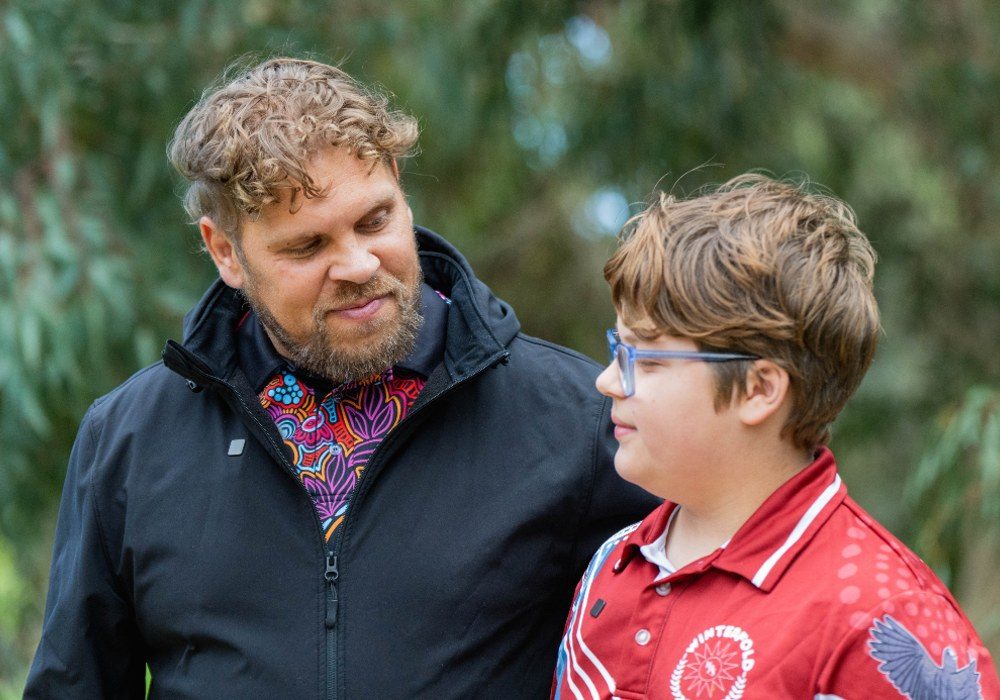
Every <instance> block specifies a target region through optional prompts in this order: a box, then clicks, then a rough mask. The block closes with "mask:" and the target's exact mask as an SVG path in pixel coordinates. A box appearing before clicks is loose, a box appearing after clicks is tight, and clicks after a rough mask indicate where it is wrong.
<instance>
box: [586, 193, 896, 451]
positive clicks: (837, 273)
mask: <svg viewBox="0 0 1000 700" xmlns="http://www.w3.org/2000/svg"><path fill="white" fill-rule="evenodd" d="M875 260H876V256H875V251H874V250H873V249H872V247H871V245H870V244H869V243H868V239H867V238H866V237H865V235H864V234H863V233H862V232H861V231H860V230H859V229H858V227H857V224H856V222H855V217H854V213H853V212H852V211H851V209H850V207H848V206H847V205H846V204H845V203H844V202H842V201H840V200H838V199H836V198H834V197H830V196H826V195H821V194H814V193H811V192H808V191H806V189H805V188H804V187H803V186H802V185H797V184H793V183H789V182H781V181H778V180H774V179H772V178H769V177H766V176H764V175H758V174H748V175H742V176H740V177H737V178H734V179H732V180H730V181H729V182H727V183H725V184H724V185H722V186H721V187H719V188H717V189H715V190H713V191H708V192H703V193H702V194H701V196H697V197H694V198H691V199H687V200H677V199H675V198H674V197H672V196H669V195H666V194H660V196H659V197H658V199H657V201H656V202H654V203H653V204H652V205H651V206H650V207H649V208H647V209H646V210H645V211H644V212H642V213H641V214H639V215H638V216H635V217H633V218H632V219H631V220H630V221H629V223H627V224H626V226H625V228H624V229H623V233H622V238H621V244H620V246H619V248H618V250H617V251H616V252H615V254H614V255H613V256H612V257H611V259H610V260H609V261H608V263H607V265H606V266H605V268H604V277H605V279H607V281H608V283H609V284H610V285H611V296H612V299H613V301H614V304H615V307H616V309H617V310H618V313H619V315H620V316H621V318H622V321H623V322H624V323H625V325H627V326H629V327H630V328H631V329H632V330H633V331H634V332H635V333H636V334H637V335H638V336H639V337H641V338H644V339H647V340H650V339H652V338H655V337H656V336H658V335H661V334H665V335H673V336H679V337H683V338H690V339H692V340H694V341H695V342H696V343H697V344H698V346H699V347H701V348H702V349H706V350H709V349H710V350H719V349H724V350H732V351H738V352H744V353H748V354H751V355H757V356H759V357H764V358H768V359H771V360H773V361H774V362H776V363H777V364H778V365H780V366H781V367H783V368H784V369H785V370H786V371H787V372H788V374H789V376H790V377H791V387H792V397H791V398H792V411H791V414H790V415H789V418H788V421H787V423H786V424H785V426H784V427H783V430H782V433H783V435H785V436H786V437H788V438H790V440H791V442H792V443H793V444H794V445H796V446H797V447H801V448H804V449H812V448H815V447H816V446H818V445H820V444H823V443H826V442H827V441H828V440H829V438H830V432H829V429H830V424H831V423H832V422H833V420H834V418H836V417H837V414H839V413H840V410H841V409H842V408H843V406H844V404H845V403H846V402H847V399H848V398H849V397H850V396H851V394H852V393H854V390H855V389H856V388H857V387H858V384H859V383H860V382H861V378H862V377H863V376H864V374H865V372H866V370H867V369H868V366H869V365H870V364H871V361H872V357H873V356H874V353H875V346H876V344H877V340H878V335H879V332H880V324H879V313H878V306H877V304H876V302H875V296H874V294H873V291H872V280H873V276H874V272H875ZM751 365H752V362H750V361H740V362H726V363H717V364H713V365H712V368H713V370H714V371H715V380H716V387H715V388H716V396H715V406H716V410H719V409H721V408H722V407H724V406H727V405H729V404H730V403H731V402H732V401H733V399H734V398H737V397H739V396H742V395H743V393H744V391H745V388H746V383H745V381H744V380H745V377H746V374H747V372H748V371H749V370H750V367H751Z"/></svg>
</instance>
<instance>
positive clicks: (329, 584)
mask: <svg viewBox="0 0 1000 700" xmlns="http://www.w3.org/2000/svg"><path fill="white" fill-rule="evenodd" d="M167 345H168V347H169V348H171V349H173V350H174V352H175V353H176V354H177V359H178V360H179V361H180V364H183V366H184V369H185V370H187V371H186V372H185V373H180V372H178V373H180V374H182V376H184V377H185V378H188V379H190V377H189V376H188V375H193V376H194V378H196V379H198V380H200V381H202V382H204V383H206V384H216V385H219V386H221V387H223V388H224V389H225V390H226V391H227V392H228V393H229V395H230V396H232V397H233V398H234V399H235V400H236V402H237V404H238V409H239V410H238V412H239V413H241V414H242V415H243V416H244V417H246V418H247V419H249V420H250V422H251V423H252V424H253V425H255V426H256V427H257V428H258V429H259V430H260V432H261V436H262V437H263V438H265V440H266V442H267V443H268V444H270V445H271V447H272V449H273V450H274V454H273V455H272V456H276V457H278V458H279V459H278V462H279V464H280V465H281V466H282V468H283V469H284V471H285V472H286V473H288V474H289V476H291V477H292V480H293V481H295V483H296V484H297V485H298V486H299V488H300V489H301V491H302V493H303V494H305V496H306V499H307V500H308V501H309V510H310V512H311V513H312V514H313V520H314V521H315V523H316V532H317V533H318V534H319V538H320V540H321V543H322V549H323V551H325V553H326V554H325V562H324V563H325V568H324V571H323V580H324V582H325V586H324V587H325V588H326V616H325V619H324V627H325V629H326V697H327V700H336V698H337V672H338V668H337V651H338V639H337V631H338V630H337V613H338V607H339V601H340V599H339V597H338V593H337V580H338V579H339V578H340V571H339V569H338V560H339V558H340V549H341V546H342V543H343V541H344V536H345V535H346V534H347V529H348V527H349V524H350V523H352V522H353V520H352V519H351V513H352V512H353V511H354V510H355V509H354V508H353V507H352V506H353V504H354V503H356V502H357V501H358V499H359V498H361V497H362V496H363V495H364V493H365V492H367V490H368V485H369V483H370V482H371V480H372V478H373V477H369V478H367V479H366V478H365V474H368V473H369V472H372V471H373V469H372V468H373V467H375V466H380V462H379V461H378V458H380V457H381V456H382V455H383V454H384V453H385V452H386V451H387V450H388V449H389V448H388V447H386V445H387V444H388V445H390V446H391V444H392V443H393V442H395V441H397V440H399V439H401V438H399V435H400V434H401V431H400V430H399V428H400V426H402V425H403V424H404V423H410V424H411V425H412V419H413V417H414V416H416V415H418V414H421V413H423V412H424V411H425V410H426V408H427V407H428V406H430V405H431V404H433V403H435V402H437V401H438V399H440V398H441V397H442V396H444V395H445V394H448V393H451V392H452V391H453V390H454V389H456V388H457V387H459V386H461V385H462V384H465V383H466V382H468V381H470V380H472V379H474V378H476V377H478V376H479V375H480V374H482V373H483V372H485V371H486V370H488V369H491V368H493V367H496V366H497V365H498V364H500V363H501V362H502V363H504V364H506V362H507V360H508V358H509V357H510V353H509V352H507V351H506V350H504V351H503V352H502V353H500V354H499V355H495V356H494V357H492V358H490V360H489V361H488V362H484V363H483V364H482V365H480V366H479V367H477V368H476V369H475V370H473V371H472V372H470V373H469V374H467V375H465V376H463V377H460V378H459V379H458V381H456V382H453V383H452V384H449V385H448V386H446V387H444V388H443V389H441V391H440V392H438V393H437V394H435V395H434V396H432V397H430V398H428V399H427V400H426V401H425V402H423V403H421V404H420V405H419V406H417V407H416V409H414V410H413V411H410V412H409V413H408V414H407V415H406V416H405V417H404V418H403V420H401V421H400V422H399V424H398V425H397V426H396V428H395V429H393V430H392V431H390V433H389V434H388V435H386V436H385V438H383V439H382V441H381V442H380V443H379V444H378V446H377V447H376V448H375V450H374V451H373V452H372V454H371V456H370V457H369V458H368V463H367V464H366V465H365V469H364V470H363V471H362V473H361V476H359V477H358V483H357V484H356V485H355V487H354V494H353V495H352V496H351V498H350V499H349V501H348V507H347V512H346V513H345V514H344V520H343V522H342V523H341V525H340V527H339V528H338V532H336V533H334V535H333V538H332V540H333V541H332V542H330V543H327V542H326V540H325V538H324V536H323V524H322V523H321V522H320V520H319V515H317V514H316V508H315V507H314V505H313V502H312V497H311V496H310V495H309V492H308V491H307V490H306V487H305V485H303V483H302V481H301V480H300V479H299V478H298V477H297V476H296V475H295V468H294V467H293V466H292V464H291V462H289V461H288V458H287V457H286V456H285V455H284V453H283V452H282V451H281V448H280V447H279V446H278V445H276V444H275V443H274V441H273V440H272V438H271V436H270V435H269V434H268V432H267V429H266V428H265V427H264V426H263V425H262V424H261V422H260V420H259V416H258V415H256V413H255V412H254V411H253V410H252V409H251V408H250V407H249V406H247V405H246V402H245V401H244V400H243V398H242V397H241V396H240V393H239V392H238V391H237V390H236V387H234V386H233V385H232V384H230V383H229V382H226V381H225V380H223V379H221V378H219V377H216V376H214V375H212V374H211V373H210V372H208V371H207V370H205V369H202V368H201V367H199V366H198V365H196V364H195V362H198V360H197V358H194V357H193V356H190V353H189V352H188V351H187V350H185V349H184V348H183V347H182V346H181V345H179V344H177V343H175V342H174V341H168V343H167ZM164 359H165V360H166V353H164ZM190 360H193V361H194V362H192V361H190ZM198 364H200V362H198ZM189 385H190V382H189ZM191 388H192V390H193V389H194V388H195V387H191Z"/></svg>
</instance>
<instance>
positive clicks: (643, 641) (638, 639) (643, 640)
mask: <svg viewBox="0 0 1000 700" xmlns="http://www.w3.org/2000/svg"><path fill="white" fill-rule="evenodd" d="M649 637H650V634H649V630H647V629H641V630H639V631H638V632H636V633H635V643H636V644H638V645H639V646H641V647H644V646H646V645H647V644H649Z"/></svg>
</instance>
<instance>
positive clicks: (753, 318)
mask: <svg viewBox="0 0 1000 700" xmlns="http://www.w3.org/2000/svg"><path fill="white" fill-rule="evenodd" d="M626 230H627V231H628V232H629V233H627V234H626V235H625V236H623V240H622V243H621V245H620V247H619V249H618V251H617V252H616V253H615V254H614V256H613V257H612V258H611V260H610V261H609V262H608V264H607V266H606V267H605V270H604V274H605V278H606V279H607V281H608V283H609V285H610V286H611V294H612V299H613V301H614V304H615V308H616V309H617V311H618V322H617V329H616V330H613V331H609V332H608V341H609V344H610V347H611V352H612V356H613V358H614V359H613V361H612V364H611V365H610V366H609V367H608V368H607V369H606V370H605V371H604V372H603V373H602V374H601V375H600V377H598V379H597V387H598V389H599V390H600V391H601V393H603V394H605V395H607V396H610V397H611V398H612V399H613V400H614V408H613V411H612V420H613V422H614V424H615V437H616V438H617V439H618V441H619V448H618V452H617V454H616V455H615V468H616V470H617V471H618V473H619V474H621V476H623V477H624V478H625V479H627V480H629V481H632V482H634V483H636V484H638V485H639V486H642V487H643V488H645V489H646V490H648V491H650V492H652V493H653V494H655V495H657V496H660V497H662V498H665V499H667V500H666V502H664V503H663V505H662V506H660V507H659V508H657V509H656V510H655V511H653V512H652V513H651V514H650V515H649V516H648V517H647V518H646V519H645V520H643V521H642V522H641V523H638V524H636V525H633V526H631V527H629V528H626V529H625V530H623V531H621V532H619V533H618V534H617V535H615V536H614V537H612V538H611V539H610V540H608V541H607V542H606V543H605V544H604V545H603V546H602V547H601V548H600V549H599V550H598V552H597V554H596V555H595V556H594V558H593V560H592V561H591V564H590V566H589V567H588V569H587V571H586V573H585V574H584V577H583V579H582V580H581V582H580V585H579V587H578V589H577V595H576V599H575V601H574V604H573V609H572V611H571V613H570V618H569V621H568V623H567V626H566V631H565V634H564V637H563V641H562V645H561V646H560V650H559V656H558V667H557V669H556V678H555V683H554V685H553V696H554V697H559V698H609V697H616V698H647V697H648V698H711V699H712V700H721V699H722V698H741V697H744V698H814V699H817V700H818V699H820V698H824V699H827V700H832V699H833V698H898V697H909V698H956V699H957V698H997V697H1000V682H998V680H997V675H996V670H995V669H994V666H993V662H992V660H991V658H990V655H989V652H988V651H987V650H986V648H985V647H984V646H983V644H982V642H981V641H980V640H979V638H978V637H977V636H976V633H975V631H974V630H973V628H972V625H971V624H970V623H969V621H968V620H967V619H966V617H965V616H964V615H963V613H962V611H961V610H960V609H959V607H958V605H957V603H956V602H955V600H954V598H952V596H951V594H950V593H949V592H948V591H947V590H946V589H945V587H944V585H943V584H942V583H941V582H940V581H939V580H938V579H937V577H935V576H934V574H933V573H932V572H931V571H930V569H929V568H928V567H927V566H926V565H925V564H924V563H923V562H921V561H920V560H919V559H918V558H917V557H916V556H915V555H914V554H913V553H912V552H910V551H909V550H908V549H907V548H906V547H905V546H904V545H903V544H902V543H900V542H899V540H897V539H896V538H895V537H893V536H892V535H891V534H890V533H889V532H887V531H886V530H885V529H884V528H883V527H882V526H880V525H879V524H878V523H876V522H875V521H874V520H872V518H871V516H869V515H868V514H867V513H865V511H864V510H862V509H861V508H860V507H859V506H858V505H857V504H856V503H855V502H854V501H853V500H851V499H850V498H849V497H848V496H847V491H846V488H845V487H844V485H843V484H842V483H841V480H840V477H839V476H838V475H837V468H836V464H835V462H834V458H833V455H832V454H831V453H830V451H829V450H828V449H827V448H826V447H825V446H824V445H825V443H826V442H827V441H828V439H829V425H830V423H831V422H832V421H833V420H834V418H835V417H836V416H837V414H838V413H839V411H840V409H841V408H842V407H843V405H844V403H845V402H846V401H847V398H848V397H849V396H850V395H851V394H852V393H853V392H854V390H855V389H856V388H857V386H858V384H859V382H860V381H861V378H862V376H863V375H864V373H865V370H866V369H867V368H868V365H869V364H870V362H871V359H872V356H873V354H874V351H875V345H876V339H877V335H878V333H879V320H878V309H877V306H876V303H875V299H874V296H873V294H872V276H873V272H874V265H875V253H874V252H873V250H872V249H871V247H870V246H869V244H868V241H867V240H866V238H865V236H864V234H862V233H861V232H860V231H859V230H858V229H857V227H856V225H855V221H854V216H853V214H852V212H851V211H850V209H849V208H848V207H847V205H845V204H844V203H842V202H840V201H837V200H835V199H833V198H830V197H825V196H818V195H815V194H809V193H807V192H805V191H804V190H803V189H801V188H799V187H796V186H793V185H790V184H786V183H783V182H778V181H775V180H772V179H769V178H767V177H764V176H760V175H744V176H741V177H738V178H736V179H734V180H731V181H730V182H728V183H726V184H725V185H723V186H722V187H720V188H719V189H717V190H715V191H714V192H712V193H709V194H705V195H703V196H700V197H697V198H694V199H690V200H687V201H676V200H675V199H674V198H673V197H668V196H665V195H661V197H660V199H659V201H658V202H657V203H655V204H653V205H652V206H651V207H650V208H649V209H647V210H646V211H645V212H643V213H642V214H640V215H639V216H637V217H635V218H634V219H633V220H632V221H631V222H630V224H629V225H628V226H626Z"/></svg>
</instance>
